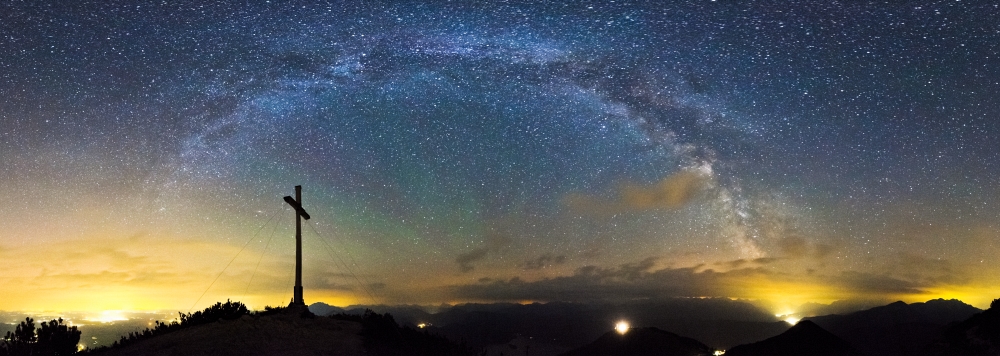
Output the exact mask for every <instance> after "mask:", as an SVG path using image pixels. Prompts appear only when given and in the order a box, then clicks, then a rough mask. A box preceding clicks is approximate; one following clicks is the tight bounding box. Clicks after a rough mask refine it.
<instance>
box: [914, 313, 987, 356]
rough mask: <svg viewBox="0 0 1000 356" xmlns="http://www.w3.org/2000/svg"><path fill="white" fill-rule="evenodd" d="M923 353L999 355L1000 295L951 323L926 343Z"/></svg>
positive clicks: (954, 355)
mask: <svg viewBox="0 0 1000 356" xmlns="http://www.w3.org/2000/svg"><path fill="white" fill-rule="evenodd" d="M923 355H927V356H987V355H1000V299H994V300H993V302H992V303H990V308H989V309H986V310H985V311H983V312H982V313H978V314H975V315H973V316H971V317H969V318H968V319H966V320H964V321H962V322H959V323H955V324H952V325H951V326H949V327H948V328H947V329H946V330H945V331H944V332H943V333H942V334H941V336H940V337H938V338H937V339H936V340H934V341H933V342H931V343H930V345H928V346H927V348H926V349H925V350H924V352H923Z"/></svg>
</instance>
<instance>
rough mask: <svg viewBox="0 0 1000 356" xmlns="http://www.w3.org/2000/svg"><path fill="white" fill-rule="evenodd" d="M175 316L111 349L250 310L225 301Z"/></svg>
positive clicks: (157, 323)
mask: <svg viewBox="0 0 1000 356" xmlns="http://www.w3.org/2000/svg"><path fill="white" fill-rule="evenodd" d="M177 314H178V315H179V319H180V322H177V321H172V322H169V323H164V322H160V321H159V320H157V321H156V323H155V324H154V326H153V328H151V329H150V328H147V329H145V330H143V331H133V332H130V333H128V335H122V337H121V339H119V340H118V341H115V342H114V343H113V344H111V348H116V347H120V346H125V345H130V344H133V343H136V342H138V341H141V340H145V339H148V338H151V337H154V336H157V335H163V334H166V333H171V332H174V331H177V330H181V329H184V328H189V327H192V326H196V325H202V324H208V323H212V322H216V321H218V320H220V319H222V320H234V319H238V318H239V317H241V316H244V315H249V314H250V310H249V309H247V306H246V305H244V304H243V303H240V302H233V301H230V300H228V299H227V300H226V302H225V303H222V302H216V303H215V305H213V306H210V307H208V308H205V310H203V311H197V312H194V313H189V314H184V313H177ZM106 349H108V347H107V346H102V347H98V348H96V349H91V350H88V351H103V350H106ZM0 356H2V355H0Z"/></svg>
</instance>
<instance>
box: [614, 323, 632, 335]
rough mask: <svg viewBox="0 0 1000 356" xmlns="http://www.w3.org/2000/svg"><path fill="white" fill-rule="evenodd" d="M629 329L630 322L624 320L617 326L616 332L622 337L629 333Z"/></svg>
mask: <svg viewBox="0 0 1000 356" xmlns="http://www.w3.org/2000/svg"><path fill="white" fill-rule="evenodd" d="M628 328H629V326H628V322H626V321H624V320H622V321H619V322H618V324H615V331H617V332H618V333H619V334H622V335H625V333H626V332H628Z"/></svg>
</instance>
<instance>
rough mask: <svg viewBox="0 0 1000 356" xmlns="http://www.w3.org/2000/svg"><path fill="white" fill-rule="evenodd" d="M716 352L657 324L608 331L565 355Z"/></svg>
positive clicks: (676, 355) (681, 355) (671, 355)
mask: <svg viewBox="0 0 1000 356" xmlns="http://www.w3.org/2000/svg"><path fill="white" fill-rule="evenodd" d="M712 352H713V350H712V349H711V348H710V347H708V346H706V345H705V344H703V343H701V342H699V341H698V340H695V339H692V338H687V337H683V336H679V335H677V334H674V333H671V332H668V331H663V330H660V329H657V328H632V329H629V330H628V332H626V333H624V334H620V333H618V332H617V331H609V332H606V333H604V335H602V336H601V337H600V338H598V339H597V340H595V341H594V342H592V343H590V344H588V345H586V346H583V347H580V348H578V349H575V350H572V351H569V352H566V353H563V354H562V355H561V356H611V355H615V356H647V355H648V356H653V355H657V356H701V355H711V354H712Z"/></svg>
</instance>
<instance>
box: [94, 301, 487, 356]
mask: <svg viewBox="0 0 1000 356" xmlns="http://www.w3.org/2000/svg"><path fill="white" fill-rule="evenodd" d="M220 306H222V307H220ZM234 307H235V308H234ZM220 310H225V311H226V312H227V313H220ZM234 310H235V311H236V313H230V312H232V311H234ZM220 315H221V317H217V316H220ZM216 317H217V318H216ZM88 353H89V354H94V355H215V356H225V355H341V356H354V355H376V356H378V355H399V356H408V355H412V356H430V355H435V356H437V355H440V356H465V355H470V356H471V355H473V354H474V353H473V352H472V351H471V350H469V349H468V348H465V347H463V346H460V345H456V344H454V343H452V342H451V341H449V340H447V339H445V338H444V337H441V336H435V335H431V334H429V333H427V332H422V331H416V330H413V329H411V328H405V327H400V326H399V325H398V324H396V322H395V320H394V319H393V317H392V316H391V315H389V314H377V313H375V312H372V311H371V310H368V311H366V312H365V313H363V314H362V315H346V314H337V315H333V316H329V317H318V316H316V315H315V314H313V313H311V312H309V310H308V309H307V308H306V307H305V306H289V307H287V308H267V309H266V310H265V311H263V312H256V313H250V312H247V311H246V309H245V307H243V305H242V304H240V303H238V302H227V303H226V304H225V305H223V304H221V303H218V304H217V305H216V306H213V307H211V308H209V309H206V311H204V312H198V313H194V314H186V315H185V314H182V320H181V322H180V323H176V322H175V323H170V324H165V323H159V322H157V324H156V328H154V329H147V330H145V331H143V332H140V333H132V334H130V335H128V336H125V337H122V340H120V341H119V342H116V343H115V345H113V346H112V347H106V348H99V349H95V350H89V351H88Z"/></svg>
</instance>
